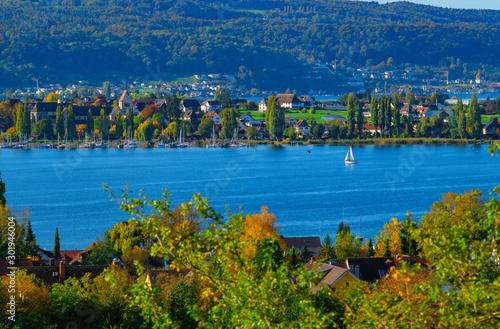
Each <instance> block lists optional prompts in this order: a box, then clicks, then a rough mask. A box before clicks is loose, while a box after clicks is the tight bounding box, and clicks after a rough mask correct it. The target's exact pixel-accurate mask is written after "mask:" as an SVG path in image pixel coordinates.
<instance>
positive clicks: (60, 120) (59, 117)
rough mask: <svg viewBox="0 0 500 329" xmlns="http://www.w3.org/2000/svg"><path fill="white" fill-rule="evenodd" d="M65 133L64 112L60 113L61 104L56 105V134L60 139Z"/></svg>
mask: <svg viewBox="0 0 500 329" xmlns="http://www.w3.org/2000/svg"><path fill="white" fill-rule="evenodd" d="M65 135H66V134H65V130H64V114H63V113H62V109H61V106H58V107H57V110H56V136H57V138H61V139H62V138H64V136H65Z"/></svg>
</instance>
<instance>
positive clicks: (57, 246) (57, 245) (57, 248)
mask: <svg viewBox="0 0 500 329" xmlns="http://www.w3.org/2000/svg"><path fill="white" fill-rule="evenodd" d="M54 259H61V245H60V243H59V229H58V228H57V227H56V236H55V238H54Z"/></svg>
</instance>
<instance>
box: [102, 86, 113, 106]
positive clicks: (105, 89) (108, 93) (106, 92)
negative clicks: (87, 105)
mask: <svg viewBox="0 0 500 329" xmlns="http://www.w3.org/2000/svg"><path fill="white" fill-rule="evenodd" d="M102 94H103V95H104V97H106V100H107V101H109V99H110V98H111V88H110V86H109V81H104V82H103V84H102Z"/></svg>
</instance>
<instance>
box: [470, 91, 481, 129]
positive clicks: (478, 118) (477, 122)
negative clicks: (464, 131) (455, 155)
mask: <svg viewBox="0 0 500 329" xmlns="http://www.w3.org/2000/svg"><path fill="white" fill-rule="evenodd" d="M472 97H474V98H476V95H475V94H473V95H472ZM471 102H472V99H471ZM475 102H476V111H475V112H474V129H473V130H472V131H473V133H474V137H475V138H476V139H480V138H481V136H482V135H483V129H482V126H481V108H480V107H479V105H478V103H477V98H476V100H475Z"/></svg>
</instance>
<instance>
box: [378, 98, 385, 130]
mask: <svg viewBox="0 0 500 329" xmlns="http://www.w3.org/2000/svg"><path fill="white" fill-rule="evenodd" d="M379 104H380V106H379V109H380V133H381V135H382V137H384V128H385V107H386V103H385V101H384V98H383V97H382V96H380V100H379Z"/></svg>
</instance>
